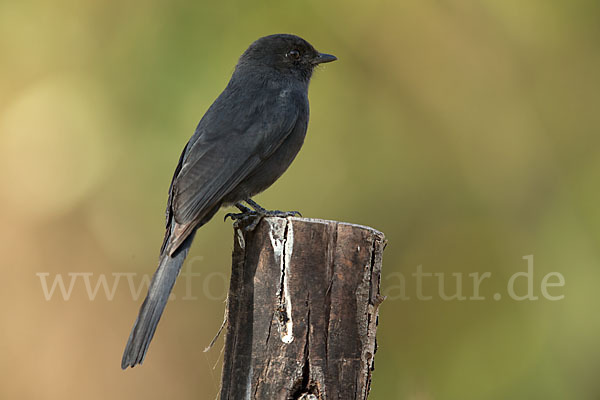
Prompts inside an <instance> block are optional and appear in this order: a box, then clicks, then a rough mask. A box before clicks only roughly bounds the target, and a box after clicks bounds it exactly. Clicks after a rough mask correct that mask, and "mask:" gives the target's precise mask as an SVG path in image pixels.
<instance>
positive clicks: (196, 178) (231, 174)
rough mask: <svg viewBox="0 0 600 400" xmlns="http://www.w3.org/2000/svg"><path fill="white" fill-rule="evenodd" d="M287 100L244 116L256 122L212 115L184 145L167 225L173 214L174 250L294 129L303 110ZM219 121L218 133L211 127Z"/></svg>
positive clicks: (175, 177) (171, 248) (173, 184)
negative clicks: (217, 118) (214, 119)
mask: <svg viewBox="0 0 600 400" xmlns="http://www.w3.org/2000/svg"><path fill="white" fill-rule="evenodd" d="M285 103H286V102H280V103H279V104H278V105H276V106H275V107H274V108H270V107H260V109H263V110H264V109H271V110H274V112H270V113H266V112H260V111H258V112H257V113H254V114H253V117H252V118H244V119H245V120H247V121H250V122H248V123H247V124H244V123H241V124H240V119H239V118H234V119H237V121H235V120H232V121H231V122H230V123H223V121H220V122H221V123H217V124H215V123H210V120H209V122H208V123H206V124H204V126H203V125H202V123H201V124H200V125H199V127H198V130H199V131H197V134H196V135H194V137H193V138H192V139H191V140H190V143H188V145H187V146H186V149H185V150H184V154H183V155H182V158H181V159H180V165H178V168H177V170H176V175H175V176H174V178H173V182H172V184H171V190H170V195H169V199H170V201H169V203H170V205H169V209H168V210H167V217H168V221H167V224H168V225H169V224H170V223H172V222H170V221H171V218H170V217H171V216H172V217H173V219H174V222H175V227H174V231H173V235H174V236H176V237H171V240H170V241H171V242H172V245H171V246H170V249H169V252H171V253H172V252H173V251H175V250H176V248H177V246H178V244H179V243H181V242H182V241H183V240H185V237H187V235H189V233H191V232H192V231H193V228H194V226H195V225H196V222H197V221H199V220H201V219H202V218H203V216H204V215H205V214H207V213H209V212H210V211H211V210H213V209H214V207H215V205H217V204H219V202H220V201H221V199H222V198H223V197H224V196H225V195H227V194H228V193H229V192H230V191H231V190H233V189H234V188H235V187H236V186H237V185H238V184H239V183H240V182H241V181H243V180H244V179H245V178H246V177H247V176H248V175H249V174H250V173H251V172H252V171H253V170H254V169H255V168H256V167H257V166H258V165H260V163H261V162H262V160H264V159H266V158H268V157H269V156H270V155H271V154H272V153H273V152H274V151H275V150H276V149H277V148H278V147H279V146H280V145H281V143H282V142H283V141H284V140H285V139H286V138H287V137H288V135H289V134H290V133H291V132H292V131H293V130H294V127H295V125H296V123H297V121H298V115H299V113H300V109H299V108H298V107H292V106H290V104H285ZM260 109H259V110H260ZM215 125H216V126H217V128H215V130H218V132H215V131H214V130H211V129H210V128H211V127H212V126H215ZM228 125H230V126H228ZM240 126H243V127H244V128H242V129H240V128H239V127H240ZM167 229H168V230H169V226H167ZM165 245H166V243H165Z"/></svg>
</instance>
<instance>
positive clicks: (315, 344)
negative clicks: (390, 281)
mask: <svg viewBox="0 0 600 400" xmlns="http://www.w3.org/2000/svg"><path fill="white" fill-rule="evenodd" d="M384 247H385V238H384V235H383V234H382V233H381V232H378V231H376V230H374V229H371V228H368V227H364V226H359V225H352V224H346V223H340V222H335V221H323V220H316V219H306V218H266V219H264V220H263V221H261V223H260V224H259V225H258V227H257V228H256V229H255V230H254V231H253V232H245V231H244V230H243V229H240V228H236V229H235V233H234V249H233V263H232V274H231V286H230V289H229V297H228V304H227V315H228V328H227V334H226V336H225V353H224V366H223V375H222V382H221V399H222V400H226V399H229V400H241V399H253V400H255V399H261V400H278V399H282V400H284V399H285V400H287V399H305V400H308V399H344V400H346V399H348V400H349V399H360V400H362V399H366V398H367V396H368V394H369V389H370V383H371V371H372V370H373V360H374V354H375V351H376V348H377V345H376V342H375V331H376V326H377V316H378V307H379V304H380V303H381V301H382V300H383V298H382V297H381V295H380V293H379V282H380V273H381V258H382V252H383V248H384Z"/></svg>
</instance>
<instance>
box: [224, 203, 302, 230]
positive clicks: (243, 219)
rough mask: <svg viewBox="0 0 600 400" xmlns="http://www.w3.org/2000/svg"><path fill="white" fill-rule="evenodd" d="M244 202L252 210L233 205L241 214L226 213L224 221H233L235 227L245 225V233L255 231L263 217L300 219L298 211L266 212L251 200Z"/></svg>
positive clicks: (238, 204) (241, 205)
mask: <svg viewBox="0 0 600 400" xmlns="http://www.w3.org/2000/svg"><path fill="white" fill-rule="evenodd" d="M245 201H246V203H248V204H249V205H250V206H251V207H252V208H254V210H253V209H251V208H248V207H246V206H244V205H243V204H241V203H235V206H236V207H237V208H238V209H239V210H240V211H241V212H239V213H227V214H225V218H224V220H227V218H231V219H232V220H233V221H235V222H234V225H235V226H236V227H239V226H240V225H245V226H244V230H246V231H247V232H251V231H253V230H254V229H256V227H257V226H258V224H259V223H260V221H261V220H262V219H263V218H264V217H282V218H286V217H295V216H298V217H301V216H302V214H300V212H298V211H279V210H267V209H265V208H263V207H261V206H259V205H258V204H257V203H256V202H255V201H254V200H252V199H248V200H245ZM248 222H249V223H248Z"/></svg>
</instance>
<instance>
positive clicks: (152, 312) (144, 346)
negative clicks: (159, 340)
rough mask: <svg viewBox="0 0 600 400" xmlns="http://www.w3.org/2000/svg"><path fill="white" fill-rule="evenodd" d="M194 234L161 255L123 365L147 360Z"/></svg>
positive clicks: (122, 361)
mask: <svg viewBox="0 0 600 400" xmlns="http://www.w3.org/2000/svg"><path fill="white" fill-rule="evenodd" d="M193 237H194V233H192V234H191V235H190V236H188V237H187V239H186V240H185V241H184V242H183V243H182V244H181V246H180V247H179V248H178V249H177V251H176V252H175V253H174V254H173V255H172V256H169V254H168V252H164V253H163V254H162V255H161V257H160V262H159V264H158V269H157V270H156V272H155V273H154V276H153V277H152V282H151V283H150V287H149V289H148V295H147V296H146V299H145V300H144V303H143V304H142V307H141V308H140V312H139V314H138V317H137V319H136V320H135V324H134V325H133V329H132V330H131V334H130V335H129V340H128V341H127V345H126V346H125V351H124V353H123V359H122V360H121V368H123V369H126V368H127V367H134V366H136V365H137V364H141V363H143V362H144V358H145V357H146V352H147V351H148V346H149V345H150V341H151V340H152V337H153V336H154V331H155V330H156V326H157V325H158V321H159V320H160V316H161V315H162V313H163V310H164V309H165V306H166V305H167V301H168V300H169V295H170V294H171V290H172V289H173V285H174V284H175V279H176V278H177V275H179V271H180V270H181V266H182V265H183V261H184V260H185V257H186V256H187V253H188V250H189V249H190V246H191V244H192V240H193Z"/></svg>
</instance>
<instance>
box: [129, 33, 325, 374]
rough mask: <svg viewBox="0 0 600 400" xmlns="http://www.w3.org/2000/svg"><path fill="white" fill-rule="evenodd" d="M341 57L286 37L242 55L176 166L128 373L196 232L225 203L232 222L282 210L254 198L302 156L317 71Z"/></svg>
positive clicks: (259, 42) (146, 342) (257, 43)
mask: <svg viewBox="0 0 600 400" xmlns="http://www.w3.org/2000/svg"><path fill="white" fill-rule="evenodd" d="M335 59H336V58H335V57H334V56H332V55H328V54H322V53H319V52H318V51H316V50H315V49H314V47H313V46H312V45H310V43H308V42H306V41H305V40H304V39H302V38H299V37H298V36H294V35H284V34H279V35H271V36H266V37H263V38H260V39H258V40H257V41H255V42H254V43H252V44H251V45H250V47H248V49H247V50H246V51H245V52H244V54H242V56H241V57H240V59H239V61H238V63H237V65H236V67H235V71H234V73H233V75H232V77H231V80H230V81H229V84H228V85H227V87H226V88H225V90H224V91H223V92H222V93H221V94H220V95H219V97H218V98H217V99H216V100H215V102H214V103H213V104H212V105H211V106H210V108H209V109H208V111H207V112H206V114H204V116H203V117H202V120H201V121H200V123H199V124H198V127H197V128H196V131H195V132H194V135H193V136H192V137H191V139H190V140H189V142H188V143H187V145H186V146H185V148H184V150H183V153H182V154H181V157H180V159H179V163H178V164H177V168H176V169H175V174H174V176H173V180H172V182H171V187H170V189H169V200H168V204H167V224H166V225H167V226H166V228H167V229H166V233H165V238H164V242H163V245H162V247H161V254H160V262H159V265H158V269H157V270H156V272H155V274H154V276H153V278H152V282H151V284H150V288H149V290H148V295H147V296H146V299H145V300H144V303H143V304H142V307H141V309H140V312H139V315H138V318H137V320H136V321H135V324H134V326H133V329H132V331H131V334H130V336H129V340H128V342H127V346H126V347H125V352H124V354H123V360H122V362H121V367H122V368H123V369H125V368H127V367H129V366H131V367H133V366H135V365H136V364H141V363H142V362H143V361H144V357H145V356H146V351H147V350H148V346H149V344H150V341H151V340H152V337H153V335H154V331H155V330H156V325H157V324H158V321H159V319H160V316H161V314H162V312H163V310H164V308H165V305H166V303H167V300H168V298H169V294H170V292H171V290H172V288H173V285H174V284H175V279H176V278H177V275H178V274H179V270H180V269H181V265H182V264H183V261H184V259H185V257H186V255H187V252H188V250H189V248H190V246H191V244H192V240H193V237H194V234H195V232H196V229H198V228H199V227H201V226H202V225H204V224H205V223H206V222H208V221H209V220H210V219H211V218H212V216H213V215H214V214H215V213H216V212H217V211H218V210H219V208H220V207H221V206H224V205H231V204H235V205H236V206H237V207H238V208H240V210H242V211H243V213H242V214H235V215H233V216H234V218H239V217H241V216H249V215H250V216H254V217H257V218H260V217H261V216H262V215H272V214H278V213H281V212H267V211H265V210H264V209H262V208H260V207H259V206H258V205H256V204H255V203H253V202H252V201H251V197H252V196H254V195H255V194H257V193H260V192H261V191H263V190H265V189H266V188H268V187H269V186H270V185H271V184H273V182H275V181H276V180H277V179H278V178H279V177H280V176H281V174H283V173H284V172H285V170H286V169H287V168H288V167H289V165H290V164H291V162H292V161H293V160H294V158H295V157H296V154H297V153H298V151H299V150H300V147H301V146H302V143H303V141H304V136H305V134H306V128H307V126H308V114H309V106H308V84H309V81H310V78H311V76H312V73H313V70H314V68H315V66H316V65H318V64H320V63H324V62H330V61H334V60H335ZM241 201H246V202H248V204H250V205H251V206H253V207H254V208H255V211H249V209H247V208H246V207H244V206H242V205H241V204H239V202H241ZM282 214H286V213H282ZM286 215H287V214H286Z"/></svg>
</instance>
